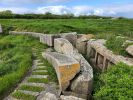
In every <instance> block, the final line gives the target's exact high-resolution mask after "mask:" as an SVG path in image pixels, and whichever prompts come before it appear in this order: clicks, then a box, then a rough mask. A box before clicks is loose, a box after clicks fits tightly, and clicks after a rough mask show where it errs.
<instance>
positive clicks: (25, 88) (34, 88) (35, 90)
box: [19, 85, 44, 92]
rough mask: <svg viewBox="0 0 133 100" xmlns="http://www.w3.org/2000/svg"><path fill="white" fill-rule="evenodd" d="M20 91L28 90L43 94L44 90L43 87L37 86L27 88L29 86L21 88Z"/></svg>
mask: <svg viewBox="0 0 133 100" xmlns="http://www.w3.org/2000/svg"><path fill="white" fill-rule="evenodd" d="M19 89H20V90H28V91H33V92H41V91H43V90H44V88H42V87H37V86H27V85H22V86H20V88H19Z"/></svg>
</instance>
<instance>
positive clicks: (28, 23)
mask: <svg viewBox="0 0 133 100" xmlns="http://www.w3.org/2000/svg"><path fill="white" fill-rule="evenodd" d="M0 24H2V25H4V26H5V27H6V28H7V27H8V29H13V30H18V31H35V32H43V33H61V32H70V31H76V32H78V33H84V34H88V33H94V34H100V33H107V34H109V33H114V34H123V35H128V36H129V35H132V36H133V19H121V20H117V19H114V20H111V19H0Z"/></svg>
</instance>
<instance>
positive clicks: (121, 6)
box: [0, 0, 133, 18]
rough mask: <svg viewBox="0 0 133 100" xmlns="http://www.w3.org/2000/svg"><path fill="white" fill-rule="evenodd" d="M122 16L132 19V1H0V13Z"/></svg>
mask: <svg viewBox="0 0 133 100" xmlns="http://www.w3.org/2000/svg"><path fill="white" fill-rule="evenodd" d="M7 9H8V10H12V11H13V12H14V13H20V14H21V13H46V12H51V13H53V14H69V13H73V14H74V15H75V16H79V15H102V16H115V17H118V16H123V17H129V18H133V0H0V11H2V10H7Z"/></svg>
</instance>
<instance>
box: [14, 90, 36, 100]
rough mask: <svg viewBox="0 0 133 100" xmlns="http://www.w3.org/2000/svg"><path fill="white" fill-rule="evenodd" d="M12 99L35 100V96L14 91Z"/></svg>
mask: <svg viewBox="0 0 133 100" xmlns="http://www.w3.org/2000/svg"><path fill="white" fill-rule="evenodd" d="M12 95H13V96H14V97H16V98H17V99H22V100H36V97H35V96H32V95H28V94H24V93H22V92H19V91H16V92H15V93H13V94H12Z"/></svg>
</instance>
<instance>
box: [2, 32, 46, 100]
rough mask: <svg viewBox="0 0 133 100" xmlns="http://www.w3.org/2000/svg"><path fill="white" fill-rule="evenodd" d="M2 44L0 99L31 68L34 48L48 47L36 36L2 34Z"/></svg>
mask: <svg viewBox="0 0 133 100" xmlns="http://www.w3.org/2000/svg"><path fill="white" fill-rule="evenodd" d="M0 44H1V45H0V54H1V55H0V61H1V62H0V63H1V64H0V83H1V84H0V99H2V98H3V97H4V96H5V94H7V93H8V92H10V90H11V89H12V88H13V87H15V86H16V84H17V83H19V82H20V81H21V80H22V78H23V77H24V76H25V75H26V73H27V72H28V71H29V70H30V69H31V66H32V59H33V56H32V49H33V48H35V47H38V49H40V48H42V49H45V48H47V47H46V46H45V45H44V44H41V43H40V42H39V41H38V40H37V39H36V38H32V37H28V36H12V35H6V36H2V35H0ZM25 51H26V52H25Z"/></svg>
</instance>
